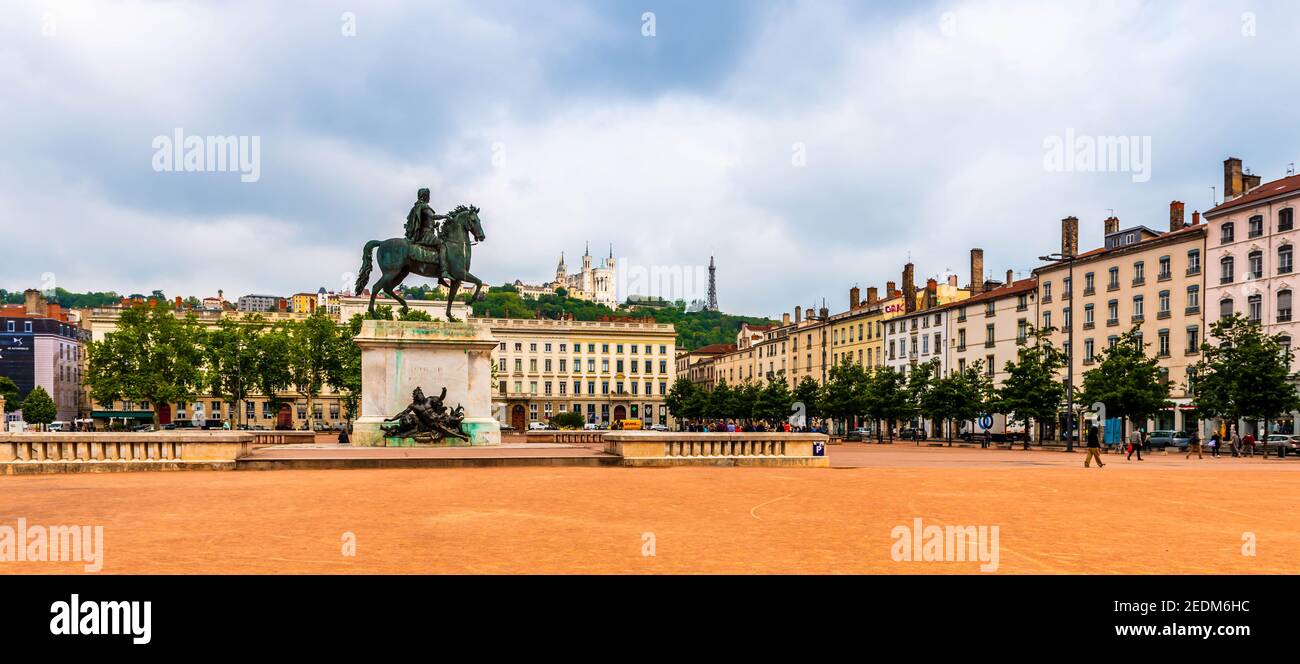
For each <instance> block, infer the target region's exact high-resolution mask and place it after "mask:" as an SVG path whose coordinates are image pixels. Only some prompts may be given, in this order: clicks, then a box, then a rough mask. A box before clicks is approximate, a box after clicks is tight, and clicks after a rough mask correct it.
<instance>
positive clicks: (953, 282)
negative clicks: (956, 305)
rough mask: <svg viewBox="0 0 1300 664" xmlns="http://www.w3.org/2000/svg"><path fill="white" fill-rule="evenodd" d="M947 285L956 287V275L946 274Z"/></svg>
mask: <svg viewBox="0 0 1300 664" xmlns="http://www.w3.org/2000/svg"><path fill="white" fill-rule="evenodd" d="M948 285H949V286H951V287H953V288H956V287H957V275H955V274H950V275H948Z"/></svg>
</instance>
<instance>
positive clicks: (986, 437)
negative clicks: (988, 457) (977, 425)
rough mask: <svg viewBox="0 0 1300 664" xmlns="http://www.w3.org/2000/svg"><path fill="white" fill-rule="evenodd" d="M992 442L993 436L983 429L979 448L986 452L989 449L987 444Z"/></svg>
mask: <svg viewBox="0 0 1300 664" xmlns="http://www.w3.org/2000/svg"><path fill="white" fill-rule="evenodd" d="M992 441H993V434H992V433H991V432H990V431H989V430H988V429H985V430H984V436H983V437H981V438H980V447H982V448H984V449H986V450H987V449H988V448H989V443H991V442H992Z"/></svg>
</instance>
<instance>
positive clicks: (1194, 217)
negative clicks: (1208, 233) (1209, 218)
mask: <svg viewBox="0 0 1300 664" xmlns="http://www.w3.org/2000/svg"><path fill="white" fill-rule="evenodd" d="M1199 223H1201V211H1200V210H1197V211H1195V212H1193V213H1192V225H1193V226H1195V225H1197V224H1199Z"/></svg>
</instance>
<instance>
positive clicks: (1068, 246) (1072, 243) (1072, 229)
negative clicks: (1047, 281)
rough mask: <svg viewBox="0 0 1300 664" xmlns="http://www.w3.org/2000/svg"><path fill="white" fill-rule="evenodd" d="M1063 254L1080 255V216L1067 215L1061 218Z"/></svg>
mask: <svg viewBox="0 0 1300 664" xmlns="http://www.w3.org/2000/svg"><path fill="white" fill-rule="evenodd" d="M1061 255H1062V256H1077V255H1079V218H1078V217H1066V218H1064V219H1062V220H1061Z"/></svg>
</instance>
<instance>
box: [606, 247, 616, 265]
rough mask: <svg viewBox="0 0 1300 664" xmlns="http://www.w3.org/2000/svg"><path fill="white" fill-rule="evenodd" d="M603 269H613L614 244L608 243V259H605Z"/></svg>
mask: <svg viewBox="0 0 1300 664" xmlns="http://www.w3.org/2000/svg"><path fill="white" fill-rule="evenodd" d="M605 267H607V268H609V269H611V270H612V269H614V243H613V242H610V243H609V258H606V259H605Z"/></svg>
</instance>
